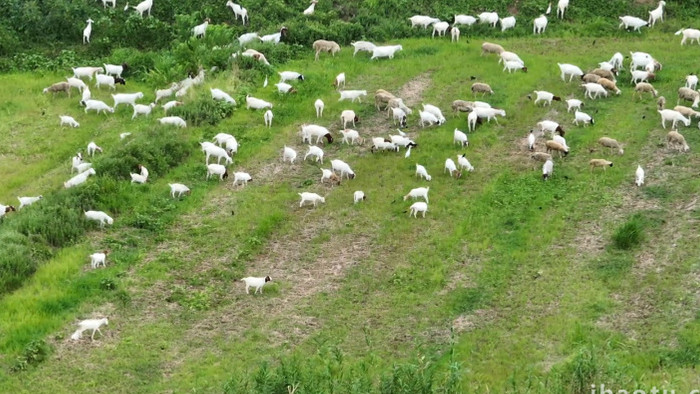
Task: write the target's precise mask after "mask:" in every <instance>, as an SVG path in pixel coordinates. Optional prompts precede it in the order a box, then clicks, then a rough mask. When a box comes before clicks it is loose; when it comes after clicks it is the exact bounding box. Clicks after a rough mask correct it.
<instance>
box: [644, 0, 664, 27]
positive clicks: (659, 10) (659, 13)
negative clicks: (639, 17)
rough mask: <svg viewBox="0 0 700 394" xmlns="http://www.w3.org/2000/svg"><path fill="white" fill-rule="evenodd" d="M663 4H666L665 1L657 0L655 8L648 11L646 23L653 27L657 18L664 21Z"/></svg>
mask: <svg viewBox="0 0 700 394" xmlns="http://www.w3.org/2000/svg"><path fill="white" fill-rule="evenodd" d="M665 5H666V2H665V1H663V0H661V1H659V5H658V6H657V7H656V8H654V9H653V10H651V11H649V21H648V22H647V24H649V25H650V27H654V25H655V24H656V21H657V20H661V21H662V22H663V21H664V6H665Z"/></svg>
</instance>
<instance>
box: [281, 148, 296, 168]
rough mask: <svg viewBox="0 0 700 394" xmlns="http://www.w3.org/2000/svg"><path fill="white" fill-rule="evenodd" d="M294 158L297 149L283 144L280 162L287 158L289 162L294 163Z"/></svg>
mask: <svg viewBox="0 0 700 394" xmlns="http://www.w3.org/2000/svg"><path fill="white" fill-rule="evenodd" d="M296 158H297V151H295V150H294V149H292V148H290V147H288V146H287V145H285V146H284V152H283V153H282V162H285V161H287V160H289V162H290V163H292V164H294V160H296Z"/></svg>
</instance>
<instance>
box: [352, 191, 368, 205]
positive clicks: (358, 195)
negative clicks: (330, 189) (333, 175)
mask: <svg viewBox="0 0 700 394" xmlns="http://www.w3.org/2000/svg"><path fill="white" fill-rule="evenodd" d="M352 198H353V201H354V204H357V203H358V202H360V201H364V200H366V199H367V196H365V192H363V191H362V190H356V191H355V193H353V195H352Z"/></svg>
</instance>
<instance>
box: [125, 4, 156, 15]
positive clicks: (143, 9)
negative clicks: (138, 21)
mask: <svg viewBox="0 0 700 394" xmlns="http://www.w3.org/2000/svg"><path fill="white" fill-rule="evenodd" d="M126 6H127V7H128V6H129V3H126ZM133 8H134V9H135V10H136V12H138V13H139V15H140V16H141V18H143V13H144V12H146V11H148V16H151V8H153V0H144V1H142V2H140V3H138V4H137V5H136V6H133Z"/></svg>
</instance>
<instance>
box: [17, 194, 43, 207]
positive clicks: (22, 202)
mask: <svg viewBox="0 0 700 394" xmlns="http://www.w3.org/2000/svg"><path fill="white" fill-rule="evenodd" d="M42 198H44V196H36V197H17V199H18V200H19V207H18V208H17V209H22V207H25V206H28V205H32V204H34V203H35V202H37V201H39V200H41V199H42Z"/></svg>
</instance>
